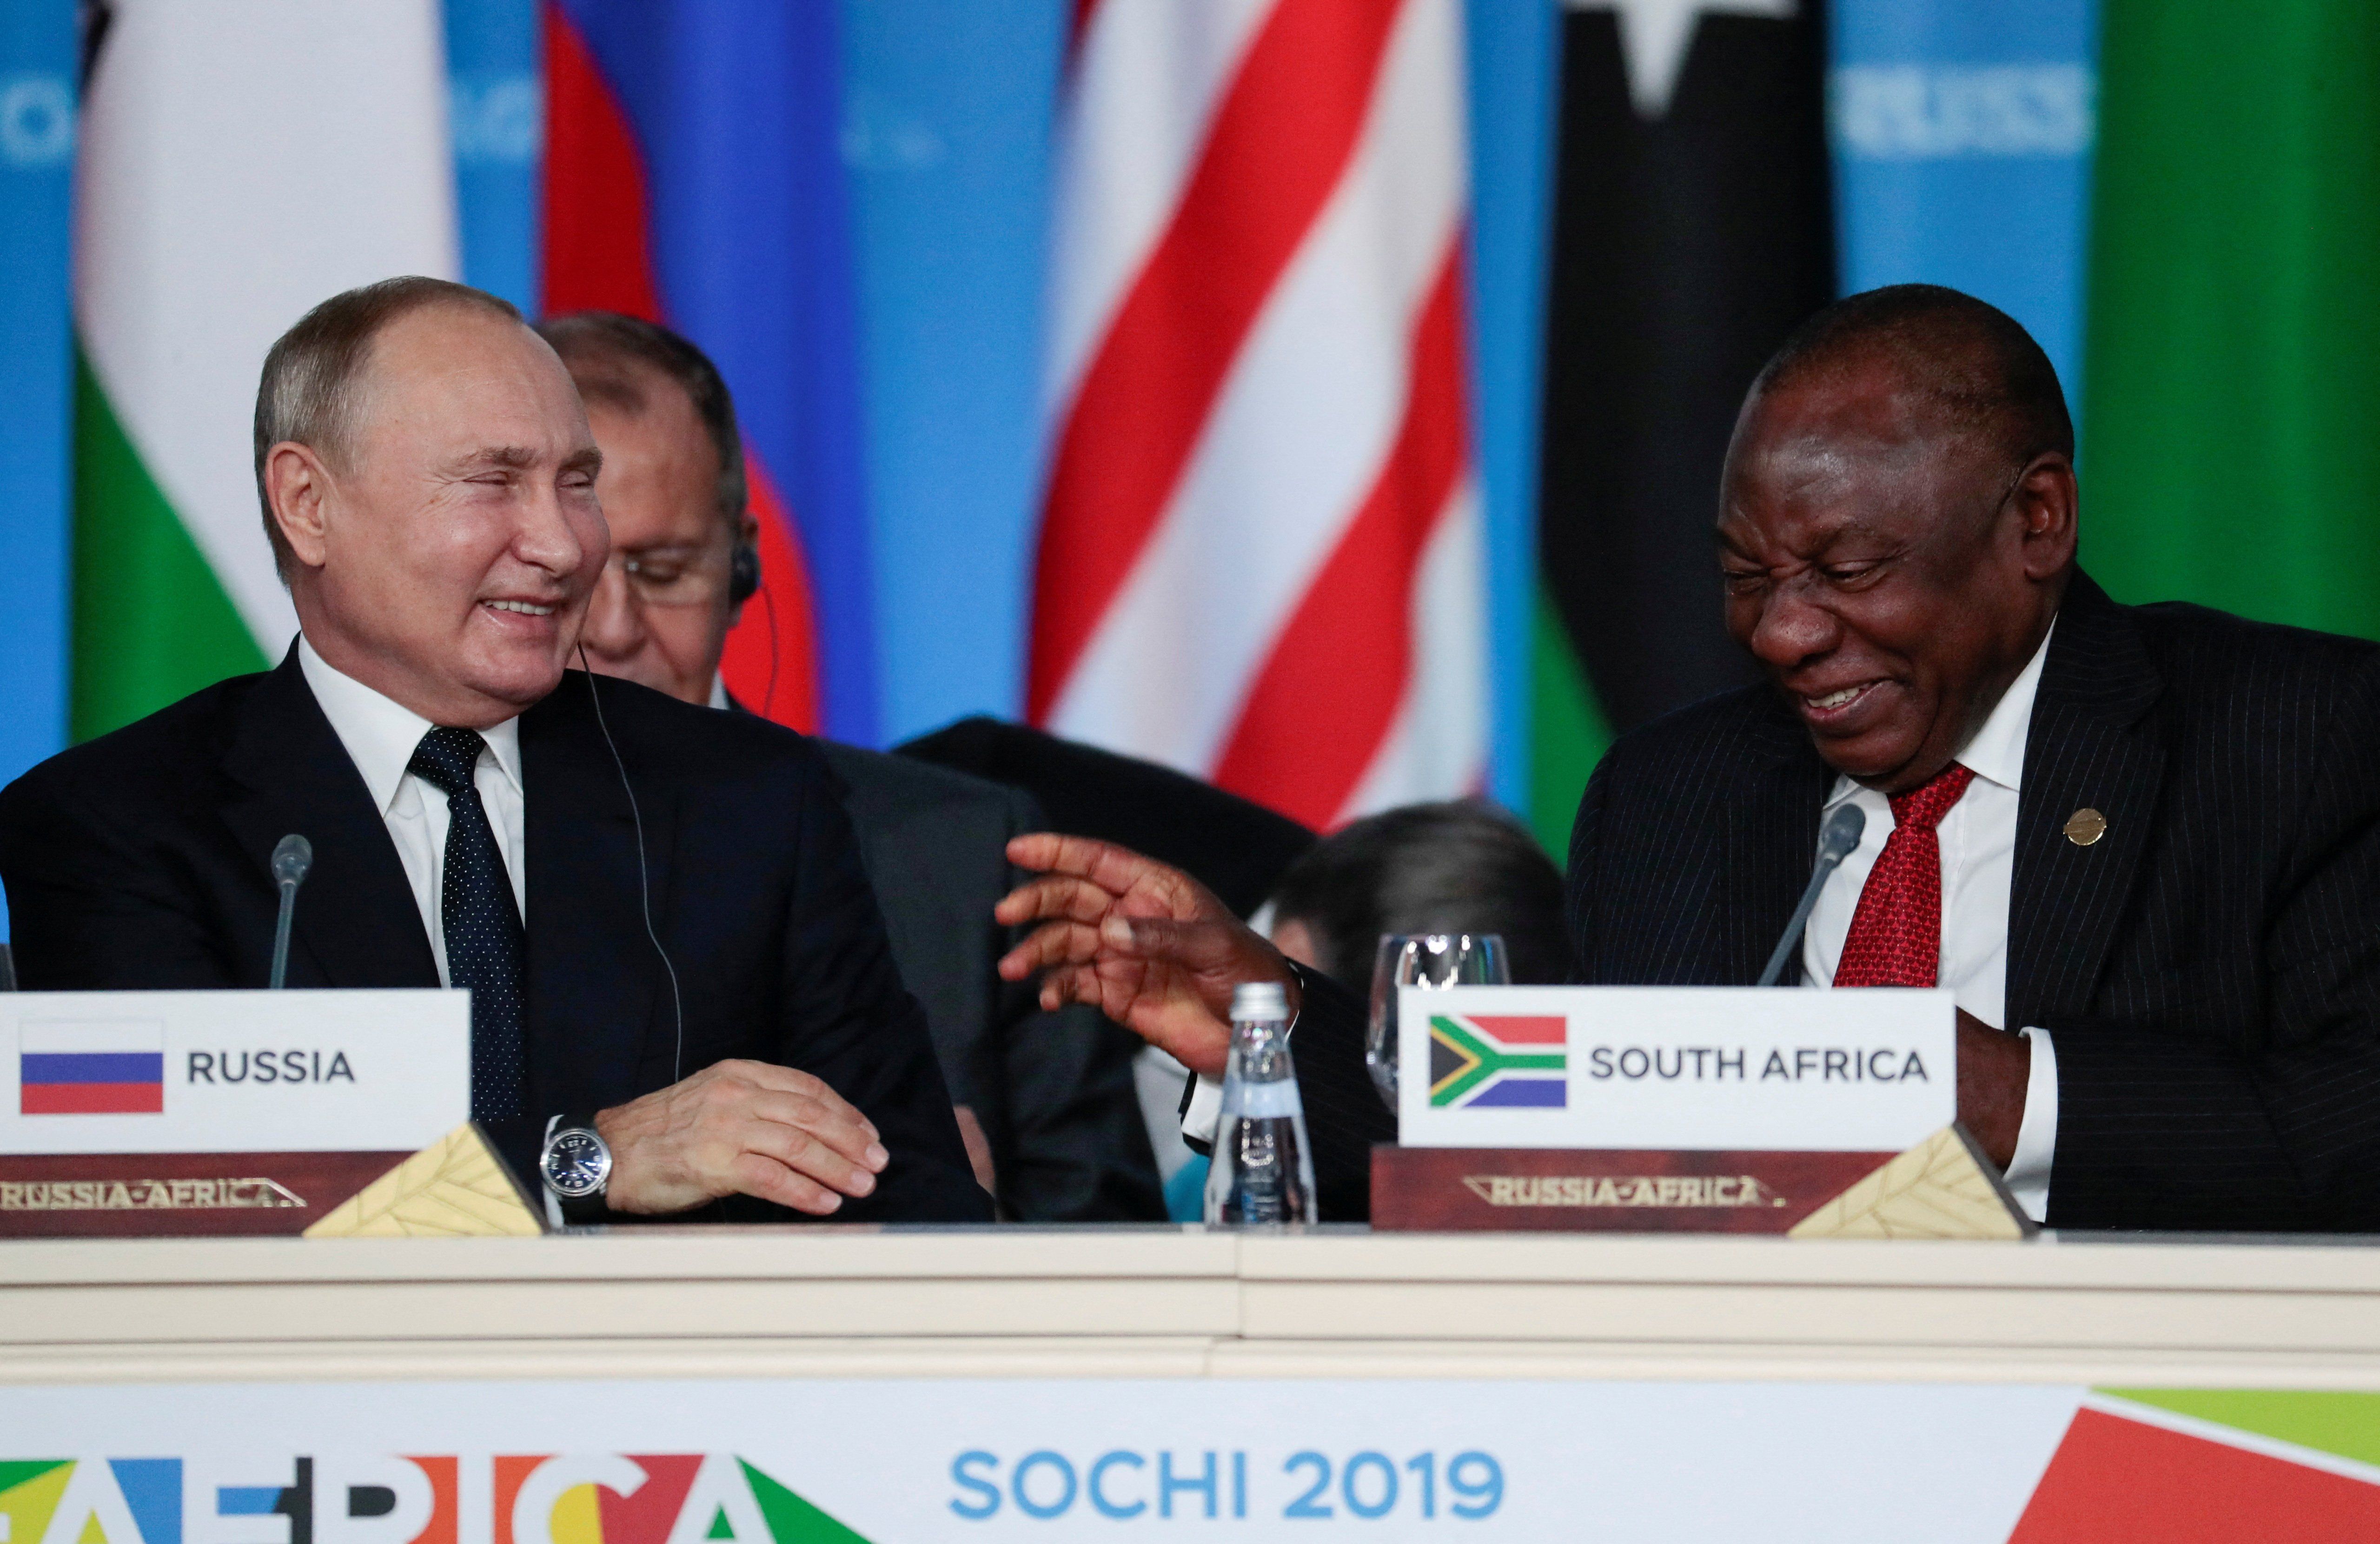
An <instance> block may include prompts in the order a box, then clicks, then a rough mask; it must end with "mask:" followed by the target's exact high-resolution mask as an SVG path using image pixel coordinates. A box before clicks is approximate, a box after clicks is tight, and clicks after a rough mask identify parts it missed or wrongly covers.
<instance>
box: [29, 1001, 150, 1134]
mask: <svg viewBox="0 0 2380 1544" xmlns="http://www.w3.org/2000/svg"><path fill="white" fill-rule="evenodd" d="M17 1079H18V1081H17V1112H18V1114H20V1115H158V1114H163V1113H164V1110H165V1030H164V1026H163V1025H160V1024H157V1023H155V1022H154V1021H134V1022H129V1023H128V1022H124V1021H121V1020H118V1021H115V1022H97V1023H94V1022H88V1021H85V1022H79V1023H71V1022H59V1023H50V1024H42V1023H31V1024H28V1025H26V1026H25V1027H24V1028H23V1030H22V1031H21V1033H20V1036H19V1039H18V1056H17Z"/></svg>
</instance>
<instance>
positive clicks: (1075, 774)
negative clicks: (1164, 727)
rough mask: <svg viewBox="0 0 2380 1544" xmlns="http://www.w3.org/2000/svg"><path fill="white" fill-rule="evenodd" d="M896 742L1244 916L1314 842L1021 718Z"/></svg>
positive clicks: (1210, 793) (1144, 765)
mask: <svg viewBox="0 0 2380 1544" xmlns="http://www.w3.org/2000/svg"><path fill="white" fill-rule="evenodd" d="M899 751H900V753H901V754H902V755H904V756H910V757H915V758H917V760H921V761H931V762H933V763H934V764H935V765H936V766H941V767H948V768H950V769H951V770H952V771H953V772H967V773H970V774H972V775H973V776H976V777H980V778H986V779H989V780H990V781H991V782H993V783H999V784H1006V785H1007V786H1009V787H1012V788H1022V789H1024V790H1025V791H1026V793H1028V794H1031V795H1032V796H1033V797H1034V798H1035V799H1036V800H1037V801H1038V802H1039V804H1040V806H1041V808H1042V809H1043V810H1044V811H1046V812H1047V813H1048V815H1049V818H1050V825H1048V826H1047V827H1045V828H1044V829H1045V830H1050V831H1062V832H1066V833H1070V834H1073V835H1075V836H1095V837H1098V838H1099V840H1100V841H1103V842H1113V843H1115V844H1116V845H1119V846H1123V847H1129V848H1131V849H1132V850H1133V851H1134V852H1136V853H1143V854H1146V855H1147V856H1148V857H1153V858H1155V859H1157V860H1158V861H1159V862H1160V863H1170V864H1172V866H1173V867H1174V868H1176V869H1181V870H1183V871H1184V873H1187V874H1189V875H1190V876H1191V877H1192V878H1194V879H1196V881H1198V882H1199V883H1201V884H1203V885H1205V886H1206V887H1207V888H1208V889H1209V890H1211V891H1213V892H1214V893H1215V894H1216V895H1217V896H1218V897H1220V899H1221V901H1222V903H1223V904H1224V905H1225V906H1230V907H1231V908H1232V910H1233V911H1234V912H1236V913H1238V914H1239V915H1240V916H1242V917H1247V916H1251V915H1253V914H1254V913H1255V911H1256V909H1257V907H1258V906H1262V905H1264V902H1265V897H1266V896H1268V895H1269V894H1272V887H1273V884H1274V883H1275V881H1278V880H1279V879H1280V878H1281V873H1282V871H1283V870H1284V869H1287V868H1288V867H1289V866H1290V865H1291V864H1292V863H1294V862H1296V861H1297V859H1298V858H1299V857H1301V856H1302V855H1303V854H1304V853H1305V849H1306V848H1308V847H1310V846H1312V845H1314V840H1315V838H1314V833H1312V832H1310V831H1308V830H1306V829H1305V827H1304V826H1302V825H1300V824H1298V823H1297V822H1296V821H1293V820H1291V819H1290V818H1289V817H1288V816H1286V815H1282V814H1278V813H1276V812H1274V811H1273V810H1270V809H1267V808H1265V807H1264V806H1263V805H1260V804H1257V803H1254V802H1252V801H1250V800H1248V799H1244V798H1242V797H1240V796H1238V795H1237V794H1233V793H1226V792H1225V791H1224V790H1222V789H1220V788H1218V787H1216V786H1215V785H1214V784H1211V783H1202V782H1200V781H1199V780H1198V779H1196V778H1195V777H1190V776H1187V775H1185V774H1184V773H1182V772H1175V771H1174V770H1173V769H1172V768H1171V767H1160V766H1159V765H1158V764H1157V763H1156V762H1154V761H1144V760H1139V759H1138V758H1137V757H1132V756H1119V755H1118V754H1116V753H1115V752H1114V751H1111V750H1101V749H1099V748H1098V747H1097V746H1087V745H1083V744H1080V743H1078V742H1076V741H1074V740H1062V739H1060V738H1058V736H1055V735H1050V734H1045V733H1043V732H1042V731H1041V730H1038V729H1035V728H1032V727H1030V726H1029V725H1026V724H1022V723H1002V722H1001V721H1000V720H998V719H990V718H981V717H977V718H964V719H961V720H959V721H958V722H957V723H953V724H951V725H950V726H948V727H947V728H943V729H938V730H936V731H934V733H932V734H930V735H926V736H920V737H919V738H917V739H914V740H911V741H909V742H908V743H907V744H906V745H904V746H901V747H899Z"/></svg>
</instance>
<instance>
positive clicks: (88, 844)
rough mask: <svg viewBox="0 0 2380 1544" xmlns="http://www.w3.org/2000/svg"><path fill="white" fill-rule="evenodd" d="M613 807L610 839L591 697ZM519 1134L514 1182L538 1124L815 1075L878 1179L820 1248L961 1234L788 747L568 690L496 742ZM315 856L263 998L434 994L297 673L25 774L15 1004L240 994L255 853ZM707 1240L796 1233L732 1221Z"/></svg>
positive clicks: (594, 683)
mask: <svg viewBox="0 0 2380 1544" xmlns="http://www.w3.org/2000/svg"><path fill="white" fill-rule="evenodd" d="M597 689H600V690H601V693H602V705H603V712H604V716H605V718H606V720H607V721H608V723H609V725H610V728H611V732H612V736H613V738H614V739H615V740H616V742H617V744H618V748H619V752H620V755H621V758H622V759H623V760H625V765H626V767H627V771H628V775H629V777H630V779H631V780H632V782H633V785H634V787H635V790H636V804H637V811H638V812H640V813H641V815H642V817H643V824H644V857H645V861H646V864H647V866H648V868H649V869H650V881H651V882H650V899H651V909H652V923H653V927H654V928H655V929H656V930H658V932H659V934H660V937H661V941H662V943H663V944H664V945H665V946H666V948H667V949H668V952H669V959H670V961H671V963H672V964H673V965H674V967H675V968H676V974H677V980H678V985H679V987H680V989H681V991H682V992H683V996H684V1003H685V1033H684V1043H683V1045H682V1046H681V1045H680V1044H679V1043H678V1039H679V1038H678V1033H677V1022H676V1019H675V1016H674V1014H673V1012H672V1007H671V992H670V987H669V982H668V979H667V976H666V974H665V972H664V970H663V968H662V962H661V960H660V959H659V957H657V956H656V954H655V953H654V950H653V946H652V943H651V942H650V940H649V939H648V938H647V936H646V932H645V923H644V919H643V908H642V904H641V903H642V897H641V896H640V894H639V889H638V864H637V830H636V825H635V822H634V821H633V820H632V818H631V810H630V807H629V801H628V797H627V795H626V793H625V791H624V789H623V785H622V783H621V778H620V773H619V771H618V770H617V768H616V767H615V765H614V763H613V757H612V751H611V749H610V748H608V747H607V746H606V745H605V744H604V741H603V738H602V736H601V732H600V730H599V728H598V725H597V723H596V716H595V711H594V702H593V696H592V694H593V691H594V690H597ZM520 747H521V770H522V777H523V781H524V783H525V784H526V793H527V801H526V802H527V814H526V835H527V843H526V845H527V849H528V887H527V888H528V918H527V923H528V1073H529V1102H528V1108H529V1110H530V1111H531V1114H530V1115H528V1117H526V1118H524V1119H521V1120H517V1121H509V1122H502V1123H498V1125H497V1128H496V1129H495V1130H493V1131H492V1135H493V1136H494V1137H496V1139H497V1143H498V1146H499V1147H500V1148H501V1149H503V1150H504V1155H505V1157H506V1158H507V1159H509V1160H510V1161H512V1162H513V1163H514V1165H515V1166H516V1168H518V1169H520V1170H521V1172H522V1173H524V1174H530V1173H534V1159H535V1156H536V1152H537V1148H538V1146H539V1142H540V1137H541V1134H542V1132H543V1129H544V1126H545V1122H546V1118H547V1117H548V1116H549V1115H552V1114H554V1113H563V1112H580V1113H591V1112H594V1111H596V1110H599V1109H604V1108H609V1107H611V1106H613V1105H616V1104H619V1103H622V1102H624V1101H625V1100H630V1099H634V1098H636V1097H637V1095H640V1094H644V1093H649V1092H650V1091H652V1090H654V1089H656V1088H664V1087H667V1086H668V1085H669V1084H670V1083H672V1082H674V1081H675V1080H676V1079H677V1078H678V1077H680V1076H686V1075H691V1074H693V1073H695V1072H697V1071H698V1070H700V1069H701V1068H703V1067H705V1066H708V1065H710V1064H711V1063H714V1062H718V1061H722V1060H724V1059H726V1058H729V1057H747V1058H752V1059H755V1060H760V1061H767V1062H772V1063H776V1064H782V1065H786V1066H794V1067H798V1068H800V1069H802V1070H803V1071H806V1072H809V1073H812V1074H815V1075H816V1076H819V1077H820V1078H822V1079H824V1080H825V1081H826V1082H827V1083H828V1084H829V1085H830V1086H831V1087H832V1088H834V1089H835V1090H836V1091H837V1092H839V1093H841V1094H842V1095H843V1096H844V1098H845V1099H848V1100H851V1101H852V1102H853V1103H854V1104H856V1105H857V1106H858V1107H859V1108H860V1109H861V1110H862V1111H864V1112H866V1113H867V1115H868V1118H869V1119H870V1120H872V1121H873V1122H875V1123H876V1125H877V1127H878V1129H879V1130H880V1132H881V1134H882V1137H883V1141H884V1146H885V1148H886V1149H888V1150H889V1151H890V1152H891V1154H892V1163H891V1165H890V1166H889V1167H888V1168H887V1169H886V1171H885V1173H883V1175H882V1176H881V1179H880V1185H879V1187H878V1189H877V1190H876V1192H875V1194H873V1195H871V1196H869V1197H868V1198H865V1199H862V1200H855V1201H846V1202H845V1203H844V1207H843V1209H842V1210H840V1211H838V1212H837V1213H836V1214H835V1217H836V1220H837V1221H852V1222H859V1221H870V1220H873V1221H895V1220H897V1221H950V1222H976V1221H983V1220H987V1219H988V1217H989V1213H990V1206H989V1203H988V1201H987V1200H986V1198H985V1197H984V1194H983V1192H982V1190H981V1189H980V1188H979V1187H978V1186H977V1185H976V1183H975V1180H974V1176H973V1175H972V1174H971V1173H969V1171H968V1168H967V1162H966V1155H965V1149H963V1148H962V1147H961V1145H960V1142H959V1137H958V1129H957V1126H956V1125H955V1124H954V1123H953V1120H952V1118H951V1112H950V1099H949V1096H948V1095H947V1094H946V1093H945V1092H944V1091H943V1088H942V1079H941V1074H940V1072H938V1071H937V1070H936V1068H935V1064H934V1056H933V1050H932V1047H931V1045H930V1043H929V1040H928V1039H927V1032H926V1025H925V1018H924V1015H922V1014H921V1013H920V1012H919V1010H918V1008H917V1003H915V1002H914V1001H913V1000H912V999H911V998H910V997H909V995H908V994H907V993H906V992H905V991H903V990H902V987H901V982H900V978H899V976H898V975H897V974H896V973H895V970H894V967H893V964H892V953H891V951H890V949H889V948H888V946H887V944H886V942H885V935H884V924H883V922H882V920H881V918H880V917H879V916H878V913H877V908H876V902H875V898H874V897H873V895H871V894H870V893H869V891H868V878H867V875H866V873H865V871H864V870H863V869H862V867H861V863H860V857H859V851H858V847H857V845H856V843H855V842H854V841H853V839H852V835H851V829H850V826H849V824H848V822H847V821H845V819H844V813H843V809H842V807H841V804H840V802H839V801H838V799H837V797H836V794H835V789H834V788H833V785H832V782H831V780H830V774H829V773H828V772H827V769H826V765H825V763H824V762H823V761H822V760H820V757H819V756H818V754H817V752H816V751H815V750H813V749H812V748H810V746H809V745H808V744H807V742H806V741H804V740H803V739H801V737H800V736H795V735H793V734H790V733H788V732H787V731H785V730H783V729H780V728H778V727H776V726H775V725H773V724H770V723H764V722H761V721H759V720H756V719H750V718H746V717H742V716H739V715H735V714H730V713H720V712H713V711H710V710H709V709H705V708H696V707H690V706H687V705H686V704H684V703H680V702H677V701H674V700H673V699H670V698H667V697H664V696H662V695H661V694H660V693H658V692H652V691H649V690H647V689H645V688H644V687H637V686H633V685H631V684H629V683H627V682H625V681H616V680H612V679H609V678H599V677H589V676H586V675H580V674H579V673H577V672H575V671H574V672H571V673H569V674H567V675H565V677H564V679H563V683H562V686H561V687H559V688H558V689H556V690H555V691H554V693H553V695H552V696H550V697H548V698H547V699H545V700H544V701H542V702H540V703H538V704H537V705H536V706H535V707H533V708H531V709H530V710H528V711H527V712H525V713H523V714H522V715H521V719H520ZM289 832H297V833H303V834H304V835H305V836H307V837H308V838H309V839H310V840H311V842H312V843H313V845H314V869H313V873H312V875H311V876H310V878H309V879H308V880H307V881H306V885H305V888H304V890H303V892H302V893H301V894H300V895H299V898H298V903H297V927H296V930H295V938H294V940H293V942H292V945H291V949H290V962H289V984H290V985H291V986H308V987H434V986H436V985H437V984H438V973H437V962H436V960H435V958H434V957H433V956H432V954H431V951H430V942H429V936H428V934H427V932H426V931H425V930H423V928H422V924H421V916H420V912H419V908H418V907H417V906H416V905H415V903H414V898H413V892H412V890H411V888H410V887H409V886H408V885H407V881H406V878H405V871H404V869H403V866H402V865H401V864H400V863H399V861H398V859H397V855H396V848H395V844H394V843H392V842H391V841H390V840H389V837H388V831H387V827H386V826H385V825H384V824H383V821H382V820H381V816H380V813H379V811H378V810H377V809H375V808H373V805H372V802H371V797H370V794H369V793H367V792H366V790H365V787H364V783H363V778H362V776H361V775H360V774H359V773H358V772H357V771H356V768H355V764H354V762H352V761H351V760H348V758H347V754H346V748H344V747H342V746H341V745H340V743H339V740H338V737H337V736H336V735H335V734H334V732H333V731H332V729H331V725H330V722H329V721H328V720H327V719H325V718H324V717H323V716H322V709H321V708H320V707H319V706H318V705H317V704H316V703H315V700H314V695H313V693H312V691H311V690H310V689H309V688H308V687H307V685H306V681H305V677H304V676H303V675H301V674H300V673H299V671H298V667H297V654H296V650H294V649H293V650H291V653H290V655H289V657H288V658H287V659H286V660H285V661H284V662H283V663H282V664H281V667H280V668H279V669H277V670H274V671H272V672H269V673H267V674H264V675H245V676H239V677H237V678H235V679H233V680H229V681H225V682H223V683H222V684H220V685H218V686H213V687H208V688H207V689H206V690H204V691H201V692H199V693H196V694H195V695H193V696H191V697H188V698H185V699H183V700H182V701H180V702H178V703H176V704H175V705H174V706H173V707H171V708H168V709H166V710H165V711H163V712H160V713H157V714H155V715H153V716H152V717H150V718H147V719H143V720H142V721H140V723H135V724H133V725H131V726H129V727H128V728H126V729H122V730H119V731H117V732H116V733H115V734H113V735H109V736H104V737H103V738H101V739H98V740H94V741H92V742H91V743H90V744H88V745H83V746H79V747H77V748H74V749H72V750H68V751H66V752H65V753H63V754H61V755H58V756H55V757H53V758H51V759H50V760H47V761H45V762H43V763H42V764H41V765H40V766H38V767H36V768H34V769H33V770H32V771H31V772H28V773H26V774H25V775H24V776H23V777H21V778H19V779H18V781H17V782H15V783H13V784H10V785H9V786H8V787H7V789H6V791H5V792H0V878H5V879H6V883H7V888H8V905H9V913H10V919H11V923H12V927H13V930H14V933H15V939H14V942H15V946H16V954H17V964H18V974H19V977H20V979H21V980H22V982H23V984H24V986H25V987H26V988H27V989H28V990H44V989H47V990H59V989H66V990H74V989H98V988H192V987H198V988H205V987H261V986H262V985H264V984H265V977H266V972H267V969H268V967H269V965H270V956H271V954H272V944H273V920H274V914H275V909H276V905H277V896H276V893H275V891H274V889H273V883H272V880H271V877H270V873H269V870H268V867H267V865H268V861H269V858H270V855H271V853H272V851H273V844H274V843H276V842H278V841H279V840H280V839H281V837H282V836H283V834H285V833H289ZM705 1214H707V1215H710V1216H724V1217H732V1218H736V1219H742V1220H759V1219H778V1218H791V1217H792V1216H793V1215H794V1214H793V1213H791V1212H788V1211H784V1210H782V1209H779V1208H776V1207H772V1206H769V1205H767V1204H765V1203H762V1202H759V1201H756V1200H751V1199H750V1198H730V1199H729V1200H728V1201H725V1202H722V1203H720V1204H719V1205H717V1206H715V1207H712V1208H710V1209H706V1213H705Z"/></svg>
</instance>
